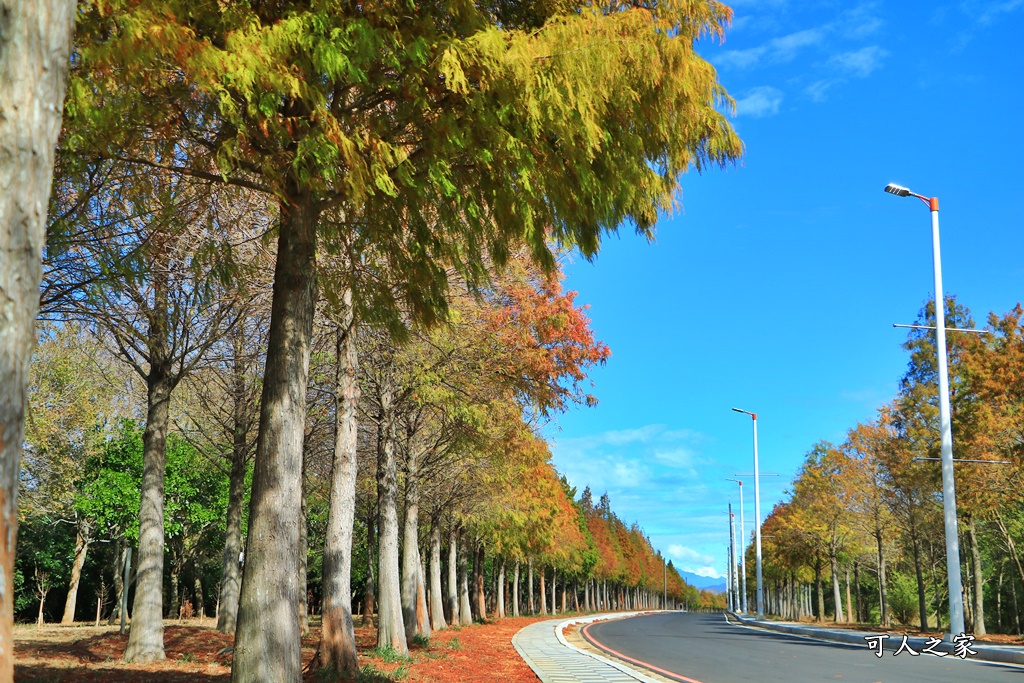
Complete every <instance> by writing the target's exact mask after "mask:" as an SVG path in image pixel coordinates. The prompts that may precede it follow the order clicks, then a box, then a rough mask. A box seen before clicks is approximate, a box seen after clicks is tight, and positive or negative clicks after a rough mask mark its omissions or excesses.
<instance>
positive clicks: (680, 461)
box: [654, 447, 696, 470]
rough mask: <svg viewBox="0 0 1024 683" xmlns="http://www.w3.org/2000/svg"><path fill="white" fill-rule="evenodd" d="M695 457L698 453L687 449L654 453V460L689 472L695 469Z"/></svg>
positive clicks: (656, 451)
mask: <svg viewBox="0 0 1024 683" xmlns="http://www.w3.org/2000/svg"><path fill="white" fill-rule="evenodd" d="M695 456H696V453H694V452H693V451H692V450H690V449H689V448H686V447H680V448H673V449H671V450H655V451H654V458H655V459H656V460H657V461H658V462H660V463H663V464H665V465H668V466H669V467H680V468H684V469H688V470H692V469H693V465H694V458H695Z"/></svg>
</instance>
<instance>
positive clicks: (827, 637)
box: [728, 612, 1024, 664]
mask: <svg viewBox="0 0 1024 683" xmlns="http://www.w3.org/2000/svg"><path fill="white" fill-rule="evenodd" d="M728 614H729V616H730V617H732V618H733V619H735V620H736V621H738V622H739V623H741V624H743V625H744V626H750V627H752V628H762V629H765V630H767V631H776V632H778V633H788V634H790V635H794V636H803V637H805V638H813V639H815V640H824V641H828V642H832V643H843V644H846V645H856V646H858V647H869V645H868V642H867V641H866V640H865V639H864V638H865V636H871V635H884V634H881V633H867V632H865V631H849V632H843V631H839V630H831V629H825V628H815V627H813V626H796V625H793V624H788V623H779V622H774V621H758V620H756V619H750V618H748V617H743V616H740V615H739V614H736V613H735V612H729V613H728ZM900 635H901V634H896V633H891V634H889V639H888V641H886V644H887V645H892V644H893V643H892V641H893V638H895V639H896V643H900V642H902V639H901V638H900V637H899V636H900ZM907 644H909V645H910V646H911V647H912V648H914V649H915V650H917V651H918V652H920V651H921V650H922V649H924V648H925V647H927V646H928V640H927V639H926V638H921V637H919V636H911V637H909V638H907ZM896 647H898V645H897V646H896ZM887 649H888V648H887ZM934 649H935V650H938V651H940V652H946V653H948V654H950V655H952V653H953V644H952V643H947V642H942V643H939V644H938V645H935V646H934ZM971 649H972V650H974V651H975V652H977V654H974V655H970V656H968V657H967V659H970V660H974V661H979V660H980V661H985V662H998V663H1001V664H1024V647H1021V646H1014V645H1008V646H999V645H989V644H987V643H982V644H979V643H973V644H972V645H971Z"/></svg>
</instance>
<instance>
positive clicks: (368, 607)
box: [361, 511, 377, 626]
mask: <svg viewBox="0 0 1024 683" xmlns="http://www.w3.org/2000/svg"><path fill="white" fill-rule="evenodd" d="M376 520H377V515H376V513H374V512H373V511H371V513H370V515H369V516H368V517H367V519H366V591H365V592H364V593H363V618H362V619H361V621H362V625H363V626H369V625H370V624H372V623H373V608H374V603H376V602H377V595H376V579H375V576H376V574H377V562H376V560H375V559H374V554H373V549H374V548H376V547H377V543H376V542H375V541H376V534H375V533H374V529H376V528H377V524H376Z"/></svg>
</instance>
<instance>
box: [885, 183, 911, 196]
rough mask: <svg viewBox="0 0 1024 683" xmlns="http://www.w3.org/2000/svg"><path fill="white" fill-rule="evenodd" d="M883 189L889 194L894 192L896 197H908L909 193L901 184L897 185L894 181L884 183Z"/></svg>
mask: <svg viewBox="0 0 1024 683" xmlns="http://www.w3.org/2000/svg"><path fill="white" fill-rule="evenodd" d="M885 191H886V192H888V193H889V194H894V195H896V196H897V197H909V196H910V194H911V192H910V190H909V189H907V188H905V187H903V186H902V185H897V184H896V183H889V184H888V185H886V186H885Z"/></svg>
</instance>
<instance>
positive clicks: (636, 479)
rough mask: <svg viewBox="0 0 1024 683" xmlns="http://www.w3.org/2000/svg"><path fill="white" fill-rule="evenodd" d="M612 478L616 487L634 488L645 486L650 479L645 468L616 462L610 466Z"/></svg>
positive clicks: (629, 463) (636, 464)
mask: <svg viewBox="0 0 1024 683" xmlns="http://www.w3.org/2000/svg"><path fill="white" fill-rule="evenodd" d="M612 477H613V481H614V483H615V484H616V485H618V486H622V487H625V488H635V487H637V486H642V485H643V484H646V483H647V481H648V480H649V479H650V473H649V472H648V471H647V468H646V467H644V466H643V465H640V464H638V463H635V462H617V463H615V464H614V465H612Z"/></svg>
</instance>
